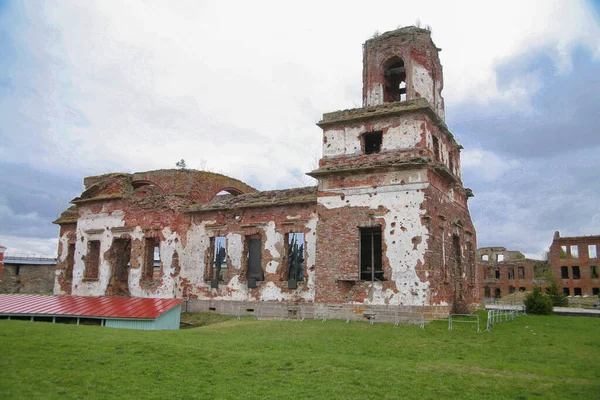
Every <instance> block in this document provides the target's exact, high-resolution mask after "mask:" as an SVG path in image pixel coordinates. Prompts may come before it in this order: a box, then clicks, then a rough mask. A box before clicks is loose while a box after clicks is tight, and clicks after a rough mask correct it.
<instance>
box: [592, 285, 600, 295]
mask: <svg viewBox="0 0 600 400" xmlns="http://www.w3.org/2000/svg"><path fill="white" fill-rule="evenodd" d="M592 294H593V295H594V296H598V295H600V288H597V287H594V288H592Z"/></svg>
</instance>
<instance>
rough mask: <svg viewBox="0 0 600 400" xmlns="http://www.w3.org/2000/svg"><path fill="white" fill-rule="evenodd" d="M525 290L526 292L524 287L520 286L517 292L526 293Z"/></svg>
mask: <svg viewBox="0 0 600 400" xmlns="http://www.w3.org/2000/svg"><path fill="white" fill-rule="evenodd" d="M526 290H527V289H526V288H525V286H521V287H520V288H519V292H524V291H526Z"/></svg>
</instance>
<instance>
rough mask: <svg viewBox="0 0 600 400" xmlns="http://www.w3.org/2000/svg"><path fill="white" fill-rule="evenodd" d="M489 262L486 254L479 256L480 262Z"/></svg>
mask: <svg viewBox="0 0 600 400" xmlns="http://www.w3.org/2000/svg"><path fill="white" fill-rule="evenodd" d="M489 260H490V256H488V255H487V254H484V255H482V256H481V261H489Z"/></svg>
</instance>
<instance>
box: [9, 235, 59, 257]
mask: <svg viewBox="0 0 600 400" xmlns="http://www.w3.org/2000/svg"><path fill="white" fill-rule="evenodd" d="M0 244H1V245H3V246H4V247H6V253H5V256H6V255H20V254H21V255H24V254H27V255H34V254H37V255H44V256H53V257H56V253H57V250H58V234H57V237H56V238H50V239H48V238H23V237H20V236H11V235H0Z"/></svg>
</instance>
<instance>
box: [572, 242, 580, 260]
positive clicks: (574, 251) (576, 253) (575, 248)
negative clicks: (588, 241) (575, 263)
mask: <svg viewBox="0 0 600 400" xmlns="http://www.w3.org/2000/svg"><path fill="white" fill-rule="evenodd" d="M571 258H579V246H577V245H573V246H571Z"/></svg>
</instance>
